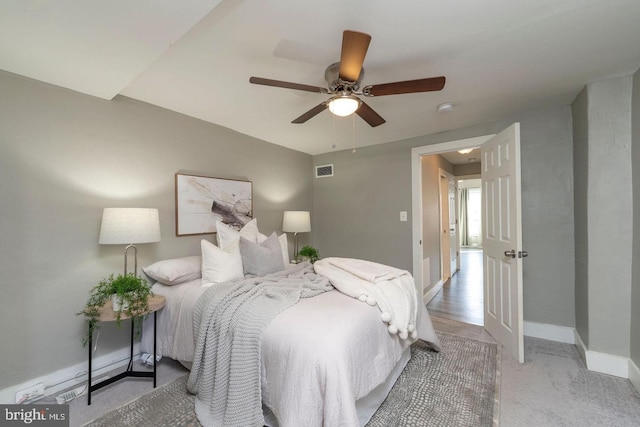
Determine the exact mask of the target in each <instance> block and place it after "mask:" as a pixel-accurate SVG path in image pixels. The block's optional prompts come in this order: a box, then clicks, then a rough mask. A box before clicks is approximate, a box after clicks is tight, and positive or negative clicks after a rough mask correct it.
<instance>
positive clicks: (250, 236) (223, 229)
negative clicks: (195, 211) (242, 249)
mask: <svg viewBox="0 0 640 427" xmlns="http://www.w3.org/2000/svg"><path fill="white" fill-rule="evenodd" d="M216 230H217V238H218V247H219V248H221V249H225V248H226V247H227V246H229V245H231V244H236V245H239V244H240V236H242V237H244V238H245V239H247V240H249V241H250V242H253V243H256V242H257V240H258V233H259V232H258V219H257V218H253V219H252V220H251V221H249V222H248V223H246V224H245V225H244V227H242V229H241V230H240V231H236V230H234V229H233V228H231V227H229V226H228V225H227V224H224V223H222V222H220V221H216Z"/></svg>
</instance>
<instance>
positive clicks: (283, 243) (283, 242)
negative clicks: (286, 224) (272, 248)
mask: <svg viewBox="0 0 640 427" xmlns="http://www.w3.org/2000/svg"><path fill="white" fill-rule="evenodd" d="M265 240H267V236H265V235H264V234H262V233H258V243H262V242H264V241H265ZM278 242H280V248H281V249H282V262H283V263H284V266H285V267H286V266H287V265H289V242H288V241H287V234H286V233H282V234H281V235H279V236H278Z"/></svg>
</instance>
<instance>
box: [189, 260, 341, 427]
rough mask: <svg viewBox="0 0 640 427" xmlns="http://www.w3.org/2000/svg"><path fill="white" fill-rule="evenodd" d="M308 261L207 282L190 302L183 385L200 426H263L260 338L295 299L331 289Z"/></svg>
mask: <svg viewBox="0 0 640 427" xmlns="http://www.w3.org/2000/svg"><path fill="white" fill-rule="evenodd" d="M332 288H333V287H332V286H331V284H330V283H329V280H328V279H327V278H326V277H323V276H319V275H317V274H315V273H314V270H313V266H311V264H309V263H303V264H299V265H297V266H295V267H293V268H289V269H287V270H285V271H280V272H277V273H273V274H270V275H267V276H264V277H255V278H248V279H241V280H238V281H232V282H227V283H221V284H218V285H213V286H211V287H210V288H209V289H208V290H206V291H205V292H204V293H203V294H202V296H200V298H199V299H198V301H197V302H196V305H195V308H194V315H193V330H194V333H195V334H196V349H195V354H194V360H193V367H192V369H191V374H190V375H189V381H188V383H187V388H188V389H189V391H190V392H191V393H194V394H197V396H196V404H195V409H196V414H197V416H198V419H199V420H200V423H202V425H203V426H238V427H250V426H263V425H264V418H263V415H262V393H261V381H260V379H261V338H262V332H263V330H264V329H265V328H266V327H267V326H268V325H269V323H270V322H271V320H272V319H273V318H274V317H276V316H277V315H278V314H279V313H280V312H282V311H283V310H285V309H286V308H288V307H290V306H292V305H293V304H295V303H297V302H298V301H299V299H300V298H309V297H313V296H315V295H318V294H321V293H323V292H326V291H329V290H331V289H332Z"/></svg>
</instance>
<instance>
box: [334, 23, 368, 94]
mask: <svg viewBox="0 0 640 427" xmlns="http://www.w3.org/2000/svg"><path fill="white" fill-rule="evenodd" d="M370 42H371V36H370V35H369V34H365V33H359V32H357V31H350V30H346V31H345V32H344V33H342V53H341V54H340V78H341V79H342V80H344V81H347V82H356V81H358V78H359V77H360V71H361V70H362V64H363V63H364V57H365V56H366V55H367V49H369V43H370Z"/></svg>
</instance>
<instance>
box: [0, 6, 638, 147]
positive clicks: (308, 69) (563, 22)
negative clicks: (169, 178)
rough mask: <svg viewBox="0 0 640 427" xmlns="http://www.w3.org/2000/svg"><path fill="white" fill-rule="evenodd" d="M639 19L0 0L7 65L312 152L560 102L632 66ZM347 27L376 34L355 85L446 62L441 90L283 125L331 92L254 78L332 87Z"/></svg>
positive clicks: (588, 12) (592, 10)
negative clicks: (369, 120)
mask: <svg viewBox="0 0 640 427" xmlns="http://www.w3.org/2000/svg"><path fill="white" fill-rule="evenodd" d="M639 22H640V1H638V0H611V1H601V0H519V1H513V0H483V1H478V0H458V1H455V2H452V1H438V2H434V1H424V0H420V1H419V0H413V1H409V0H407V1H402V2H390V1H382V0H349V1H344V0H325V1H322V2H320V1H316V2H307V1H297V0H263V1H257V0H254V1H251V0H244V1H241V0H222V1H211V0H208V1H205V0H181V1H175V0H154V1H150V0H147V1H130V0H110V1H103V0H31V1H27V0H2V2H0V35H1V37H0V69H4V70H6V71H10V72H13V73H17V74H21V75H24V76H28V77H31V78H34V79H38V80H42V81H45V82H48V83H52V84H55V85H59V86H63V87H66V88H69V89H73V90H75V91H78V92H82V93H86V94H90V95H93V96H97V97H101V98H105V99H112V98H113V97H114V96H115V95H117V94H121V95H124V96H127V97H130V98H134V99H138V100H141V101H144V102H148V103H150V104H154V105H158V106H161V107H164V108H167V109H170V110H173V111H177V112H180V113H183V114H186V115H189V116H193V117H197V118H200V119H202V120H206V121H209V122H212V123H216V124H219V125H222V126H225V127H228V128H231V129H234V130H236V131H238V132H242V133H244V134H247V135H251V136H253V137H256V138H260V139H263V140H265V141H269V142H272V143H274V144H279V145H283V146H286V147H289V148H292V149H295V150H299V151H302V152H306V153H310V154H318V153H323V152H328V151H332V150H340V149H348V148H351V147H352V146H354V145H355V146H359V147H360V146H365V145H372V144H379V143H384V142H389V141H397V140H401V139H404V138H409V137H414V136H419V135H425V134H431V133H435V132H440V131H444V130H448V129H453V128H459V127H463V126H468V125H472V124H476V123H482V122H487V121H493V120H496V119H499V118H503V117H506V116H509V115H510V114H512V113H515V112H519V111H525V110H531V109H536V108H544V107H548V106H554V105H566V104H569V103H570V102H571V101H573V99H574V98H575V96H576V95H577V94H578V93H579V91H580V90H581V89H582V88H583V87H584V85H585V84H587V83H588V82H591V81H595V80H600V79H604V78H610V77H614V76H620V75H626V74H630V73H632V72H635V71H636V70H637V69H638V68H639V67H640V24H639ZM345 29H351V30H356V31H362V32H365V33H368V34H371V36H372V41H371V45H370V47H369V51H368V54H367V57H366V59H365V63H364V67H365V77H364V81H363V85H367V84H378V83H387V82H395V81H402V80H410V79H416V78H424V77H432V76H439V75H444V76H446V77H447V83H446V85H445V88H444V90H442V91H441V92H430V93H419V94H405V95H393V96H383V97H378V98H367V99H366V101H367V103H368V104H369V105H370V106H371V107H372V108H373V109H374V110H375V111H377V112H378V113H379V114H380V115H381V116H382V117H384V118H385V119H386V120H387V123H385V124H383V125H381V126H378V127H376V128H371V127H370V126H369V125H367V124H366V123H365V122H364V121H363V120H362V119H360V118H359V117H358V116H353V117H348V118H335V117H334V116H332V114H331V113H329V112H328V111H325V112H323V113H321V114H319V115H318V116H316V117H314V118H312V119H310V120H309V121H308V122H306V123H305V124H299V125H296V124H291V123H290V122H291V120H293V119H294V118H296V117H298V116H299V115H300V114H302V113H304V112H306V111H307V110H309V109H310V108H312V107H314V106H316V105H317V104H319V103H320V102H322V101H324V100H325V99H327V95H321V94H315V93H310V92H301V91H294V90H290V89H282V88H273V87H266V86H259V85H252V84H250V83H249V77H250V76H259V77H265V78H270V79H276V80H286V81H291V82H295V83H303V84H310V85H316V86H325V82H324V70H325V68H326V66H327V65H329V64H331V63H333V62H337V61H338V60H339V55H340V46H341V39H342V31H343V30H345ZM442 102H452V103H454V104H455V107H456V108H455V110H454V111H452V112H449V113H437V112H436V106H437V105H438V104H440V103H442Z"/></svg>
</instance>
